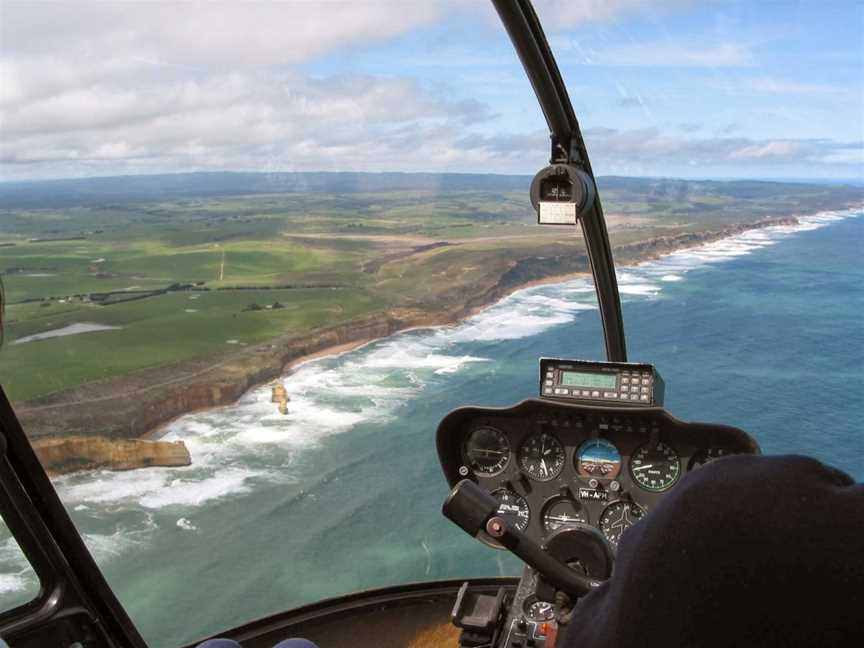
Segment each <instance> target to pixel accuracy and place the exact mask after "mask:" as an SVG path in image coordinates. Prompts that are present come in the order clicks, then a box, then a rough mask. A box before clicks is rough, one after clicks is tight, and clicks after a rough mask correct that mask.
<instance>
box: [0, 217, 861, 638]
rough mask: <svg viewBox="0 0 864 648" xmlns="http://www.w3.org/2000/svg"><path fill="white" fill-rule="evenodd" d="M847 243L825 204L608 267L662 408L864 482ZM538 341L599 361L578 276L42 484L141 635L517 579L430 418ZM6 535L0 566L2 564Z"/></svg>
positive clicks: (853, 267)
mask: <svg viewBox="0 0 864 648" xmlns="http://www.w3.org/2000/svg"><path fill="white" fill-rule="evenodd" d="M862 248H864V218H845V219H839V218H836V217H834V216H831V215H826V216H823V217H819V218H810V219H806V222H805V223H804V225H802V226H799V227H785V228H772V229H770V230H762V231H758V232H750V233H746V234H743V235H741V236H738V237H734V238H732V239H727V240H725V241H722V242H718V243H715V244H711V245H709V246H705V247H702V248H699V249H695V250H689V251H683V252H679V253H676V254H673V255H670V256H669V257H666V258H664V259H662V260H660V261H657V262H652V263H648V264H644V265H642V266H639V267H636V268H624V269H621V271H620V282H621V292H622V297H623V299H624V315H625V322H626V328H627V332H628V344H629V350H630V357H631V359H632V360H639V361H646V362H652V363H654V364H655V365H656V366H657V367H658V368H659V370H660V371H661V373H662V374H663V375H664V377H665V379H666V383H667V401H666V404H667V407H668V408H669V409H670V410H671V411H672V412H673V413H674V414H676V415H677V416H679V417H680V418H684V419H699V420H704V421H713V422H725V423H731V424H734V425H738V426H740V427H743V428H744V429H746V430H748V431H749V432H751V433H752V434H753V435H754V436H755V437H756V438H757V440H758V441H759V443H760V444H761V445H762V447H763V449H764V450H765V452H768V453H787V452H797V453H804V454H811V455H814V456H816V457H818V458H820V459H822V460H824V461H826V462H829V463H832V464H834V465H836V466H838V467H840V468H842V469H844V470H846V471H848V472H849V473H851V474H853V475H854V476H855V477H856V478H857V479H859V480H861V479H864V437H862V436H861V431H860V426H861V423H860V422H861V420H862V418H864V398H862V396H864V372H862V371H861V367H862V365H864V316H862V313H864V264H862V263H861V249H862ZM541 355H560V356H571V357H579V358H598V357H602V341H601V337H600V329H599V321H598V317H597V311H596V307H595V305H594V297H593V289H592V287H591V286H590V284H588V283H587V282H585V281H584V280H576V281H571V282H567V283H563V284H556V285H550V286H543V287H537V288H531V289H528V290H523V291H520V292H518V293H516V294H514V295H512V296H511V297H509V298H507V299H506V300H504V301H503V302H501V303H499V304H497V305H495V306H493V307H491V308H490V309H488V310H486V311H484V312H483V313H482V314H480V315H478V316H477V317H475V318H472V319H471V320H468V321H467V322H464V323H462V324H460V325H458V326H454V327H447V328H440V329H434V330H424V331H414V332H410V333H407V334H403V335H398V336H395V337H392V338H389V339H387V340H382V341H379V342H376V343H373V344H370V345H368V346H366V347H364V348H362V349H359V350H355V351H353V352H350V353H347V354H344V355H341V356H338V357H331V358H326V359H322V360H319V361H316V362H313V363H309V364H306V365H304V366H302V367H300V368H299V369H298V370H296V371H295V372H294V373H292V374H291V375H289V376H287V377H286V379H285V381H284V382H285V385H286V387H287V389H288V391H289V393H290V394H291V397H292V402H291V406H290V414H289V415H288V416H281V415H279V414H278V412H277V411H276V409H275V406H274V405H273V404H272V403H270V402H269V400H270V399H269V396H270V392H269V388H267V387H263V388H259V389H256V390H253V391H252V392H250V393H248V394H246V395H245V396H244V397H243V398H242V400H241V401H240V402H239V403H238V404H237V405H235V406H232V407H230V408H226V409H223V410H218V411H211V412H206V413H201V414H194V415H190V416H187V417H184V418H182V419H180V420H179V421H177V422H176V423H175V424H173V425H172V427H171V429H170V433H169V437H171V438H182V439H184V440H185V441H186V443H187V444H188V446H189V448H190V450H191V452H192V455H193V460H194V465H193V466H191V467H189V468H183V469H148V470H141V471H134V472H129V473H110V472H93V473H85V474H80V475H74V476H70V477H65V478H62V479H59V480H57V485H58V488H59V490H60V493H61V496H62V497H63V499H64V501H65V502H66V503H67V506H68V508H69V510H70V511H71V513H72V515H73V517H74V519H75V522H76V523H77V524H78V525H79V528H81V530H82V531H83V532H84V533H85V538H86V541H87V543H88V545H89V546H90V547H91V550H92V551H93V552H94V554H95V555H96V557H97V559H98V560H99V562H100V564H101V565H102V566H103V568H104V570H105V572H106V575H107V577H108V579H109V581H110V582H111V584H112V586H113V587H114V588H115V590H116V591H117V593H118V594H119V596H120V598H121V600H122V601H123V603H124V604H125V605H126V607H127V609H128V610H129V612H130V614H131V616H132V617H133V619H134V620H135V621H136V623H137V624H138V625H139V627H140V629H141V630H142V632H143V634H144V635H145V637H146V638H147V639H148V641H149V642H150V643H151V645H153V646H160V647H161V646H176V645H179V644H180V643H182V642H188V641H191V640H193V639H195V638H198V637H200V636H203V635H205V634H209V633H212V632H216V631H218V630H220V629H224V628H228V627H231V626H233V625H236V624H239V623H241V622H244V621H248V620H250V619H252V618H255V617H260V616H263V615H265V614H268V613H271V612H275V611H278V610H283V609H286V608H290V607H293V606H297V605H301V604H303V603H306V602H310V601H314V600H317V599H320V598H323V597H327V596H334V595H338V594H342V593H346V592H350V591H354V590H357V589H363V588H371V587H378V586H384V585H389V584H394V583H399V582H409V581H418V580H426V579H437V578H447V577H460V576H477V575H496V574H509V573H516V572H517V571H518V564H517V563H516V562H515V561H514V560H512V559H510V558H508V556H507V555H506V554H505V553H503V552H495V551H493V550H491V549H488V548H486V547H484V546H481V545H480V544H479V543H477V542H475V541H472V540H471V539H470V538H468V537H467V536H465V535H464V534H463V533H462V532H461V531H458V530H456V529H455V528H454V527H452V526H451V525H450V524H449V523H446V522H445V521H444V520H443V518H442V517H441V515H440V507H441V502H442V501H443V499H444V497H445V495H446V493H447V488H446V485H445V483H444V481H443V479H442V477H441V475H440V470H439V468H438V465H437V457H436V455H435V447H434V431H435V427H436V425H437V422H438V420H439V419H440V418H441V417H443V416H444V414H446V412H447V411H448V410H450V409H451V408H453V407H456V406H459V405H462V404H466V403H479V404H487V405H505V404H510V403H513V402H516V401H518V400H520V399H522V398H525V397H530V396H534V395H535V394H536V391H537V378H536V373H537V358H538V356H541ZM6 549H7V551H5V552H4V553H3V554H2V555H0V572H3V571H4V570H5V571H6V572H10V571H11V572H15V570H16V569H17V570H18V572H20V566H17V567H16V564H15V563H14V559H13V558H12V557H10V555H9V554H10V552H9V551H8V549H9V547H8V543H7V547H6ZM18 572H16V573H13V574H11V576H15V577H16V578H12V577H11V576H10V575H9V574H7V576H9V577H8V578H7V580H5V581H4V580H3V579H2V578H3V576H2V574H0V589H3V587H5V589H6V591H7V594H9V593H10V592H12V591H13V590H14V589H15V587H18V586H19V585H20V584H21V582H22V581H24V582H26V575H21V574H20V573H18Z"/></svg>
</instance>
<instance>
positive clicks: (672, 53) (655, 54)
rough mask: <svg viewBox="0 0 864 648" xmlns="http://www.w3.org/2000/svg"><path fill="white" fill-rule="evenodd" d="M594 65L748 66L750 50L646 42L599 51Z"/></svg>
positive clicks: (730, 45) (735, 45)
mask: <svg viewBox="0 0 864 648" xmlns="http://www.w3.org/2000/svg"><path fill="white" fill-rule="evenodd" d="M593 62H594V63H596V64H600V65H622V66H649V65H650V66H680V67H728V66H743V65H750V64H751V62H752V55H751V53H750V49H749V48H748V47H747V46H745V45H743V44H741V43H719V44H717V45H708V46H705V45H696V44H675V43H646V44H639V45H626V46H622V47H611V48H608V49H604V50H600V51H598V52H596V53H595V54H594V61H593Z"/></svg>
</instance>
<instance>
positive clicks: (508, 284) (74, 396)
mask: <svg viewBox="0 0 864 648" xmlns="http://www.w3.org/2000/svg"><path fill="white" fill-rule="evenodd" d="M797 222H798V221H797V219H795V218H774V219H769V220H763V221H759V222H756V223H751V224H740V225H733V226H729V227H726V228H723V229H719V230H714V231H700V232H685V233H680V234H675V235H670V236H653V237H650V238H647V239H645V240H642V241H635V242H629V243H626V244H623V245H618V246H616V247H615V248H614V255H615V259H616V262H617V263H618V264H630V263H635V262H639V261H646V260H650V259H653V258H657V257H659V256H662V255H664V254H668V253H670V252H673V251H675V250H678V249H682V248H688V247H695V246H697V245H701V244H704V243H708V242H711V241H715V240H718V239H722V238H726V237H728V236H733V235H735V234H739V233H741V232H743V231H746V230H750V229H758V228H764V227H771V226H777V225H794V224H796V223H797ZM588 270H589V266H588V259H587V257H586V255H585V254H584V252H582V253H580V252H577V253H575V254H566V255H565V254H562V255H557V256H554V255H553V256H544V257H538V256H530V257H524V258H517V259H514V261H513V262H512V264H511V266H510V268H509V269H508V270H507V271H506V272H504V273H503V274H502V275H501V276H500V277H499V278H498V280H497V282H496V283H494V284H491V285H488V284H487V285H479V286H475V287H474V289H473V290H468V291H465V290H463V292H460V293H458V294H448V295H447V300H446V302H445V303H446V304H447V305H446V306H443V307H441V308H438V309H435V310H434V311H430V310H429V309H424V308H423V307H422V306H421V305H418V306H417V307H416V308H412V307H404V308H394V309H390V310H388V311H385V312H382V313H381V314H379V315H375V316H373V317H368V318H365V319H362V320H357V321H351V322H347V323H343V324H340V325H337V326H333V327H330V328H326V329H321V330H318V331H316V332H314V333H311V334H308V335H303V336H288V335H286V336H282V337H280V338H276V339H274V340H271V341H269V342H268V343H265V344H260V345H257V346H251V347H248V348H246V349H243V350H242V351H240V352H237V353H234V354H232V355H230V356H228V357H224V358H221V359H219V360H218V361H216V362H215V363H214V360H213V359H202V360H198V361H187V362H183V363H178V364H176V365H173V366H167V367H166V366H163V367H158V368H154V369H145V370H142V371H137V372H133V373H131V374H128V375H125V376H123V377H121V378H118V379H113V380H107V381H103V382H99V383H88V384H86V385H83V386H81V387H78V388H75V389H70V390H66V391H62V392H58V393H55V394H51V395H49V396H45V397H42V398H38V399H34V400H31V401H27V402H26V403H20V404H18V405H16V413H17V415H18V416H19V418H20V419H21V423H22V426H23V427H24V429H25V430H26V431H27V433H28V435H29V436H30V438H31V440H32V442H33V444H34V447H35V448H36V450H37V454H38V455H39V458H40V460H41V461H42V463H43V465H44V466H45V468H46V469H47V470H49V471H50V472H53V473H61V472H70V471H73V470H84V469H91V468H96V467H101V468H112V469H117V470H127V469H131V468H138V467H147V466H157V465H158V466H182V465H189V463H190V462H191V460H192V459H191V457H190V456H189V453H188V450H187V449H186V448H185V446H183V444H182V442H177V443H167V444H166V443H163V442H153V441H147V440H145V439H147V438H154V437H157V436H158V434H159V430H160V429H161V428H162V427H163V426H164V425H165V424H166V423H169V422H170V421H172V420H173V419H175V418H177V417H178V416H181V415H183V414H186V413H189V412H193V411H197V410H203V409H209V408H213V407H220V406H225V405H229V404H231V403H234V402H235V401H236V400H237V399H239V398H240V396H242V395H243V394H244V393H245V392H246V391H248V390H249V389H251V388H252V387H254V386H256V385H260V384H262V383H266V382H267V381H270V380H273V379H274V378H277V377H278V376H280V375H282V374H283V373H284V372H285V370H286V368H287V367H289V366H290V365H291V364H293V363H295V362H297V361H299V360H301V359H303V358H307V357H309V356H310V355H313V354H317V353H321V352H323V351H326V350H331V349H336V348H339V347H345V346H349V345H356V344H360V343H362V342H366V341H370V340H373V339H377V338H382V337H386V336H389V335H392V334H394V333H396V332H398V331H401V330H405V329H408V328H417V327H426V326H436V325H442V324H449V323H453V322H456V321H458V320H460V319H463V318H465V317H467V316H469V315H471V314H472V313H475V312H476V311H477V310H479V309H481V308H483V307H484V306H486V305H488V304H491V303H494V302H496V301H498V300H500V299H501V298H503V297H505V296H506V295H507V294H509V293H511V292H513V291H514V290H517V289H519V288H522V287H524V286H526V285H528V284H531V283H534V282H540V281H548V280H556V279H563V278H565V277H567V276H572V275H574V274H577V273H585V272H588ZM178 443H179V446H178Z"/></svg>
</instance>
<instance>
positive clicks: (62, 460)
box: [33, 436, 192, 475]
mask: <svg viewBox="0 0 864 648" xmlns="http://www.w3.org/2000/svg"><path fill="white" fill-rule="evenodd" d="M33 450H34V451H35V452H36V456H37V457H39V461H40V462H41V463H42V465H43V466H44V467H45V469H46V470H47V471H48V473H49V474H50V475H60V474H63V473H69V472H74V471H77V470H92V469H94V468H110V469H111V470H132V469H134V468H146V467H147V466H171V467H176V466H188V465H190V464H191V463H192V457H191V456H190V455H189V450H188V448H186V444H184V443H183V442H182V441H146V440H143V439H120V440H118V439H106V438H105V437H93V436H90V437H84V436H70V437H64V438H56V437H55V438H50V439H36V440H34V441H33Z"/></svg>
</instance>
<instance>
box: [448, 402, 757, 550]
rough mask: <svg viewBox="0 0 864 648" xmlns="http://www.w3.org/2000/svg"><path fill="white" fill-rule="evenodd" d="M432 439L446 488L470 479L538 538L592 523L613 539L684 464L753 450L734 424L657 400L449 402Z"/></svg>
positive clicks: (682, 472) (679, 473)
mask: <svg viewBox="0 0 864 648" xmlns="http://www.w3.org/2000/svg"><path fill="white" fill-rule="evenodd" d="M437 444H438V456H439V460H440V462H441V467H442V469H443V470H444V474H445V476H446V478H447V480H448V483H449V484H450V486H454V485H455V484H456V483H457V482H458V481H459V480H461V479H465V478H469V479H473V480H475V481H476V482H477V483H478V484H479V485H480V486H482V487H483V488H484V489H486V490H487V491H488V492H489V493H491V494H492V495H493V496H494V497H495V498H496V499H497V500H498V502H499V505H500V506H499V509H498V513H499V515H501V516H502V517H504V518H506V519H507V520H508V521H509V522H510V523H511V524H513V525H514V526H515V527H516V528H517V529H519V530H520V531H522V532H524V533H526V534H527V535H529V536H530V537H532V538H533V539H534V540H536V541H538V542H541V543H542V542H543V539H544V538H545V537H546V536H547V535H548V534H550V533H551V532H553V531H555V530H557V529H559V528H561V527H563V526H567V525H577V524H589V525H592V526H594V527H596V528H598V529H599V530H600V531H601V532H602V533H603V535H604V536H605V537H606V539H607V540H608V541H609V543H610V544H611V545H612V546H613V547H617V545H618V542H619V541H620V539H621V536H622V534H623V533H624V531H625V530H626V529H627V528H628V527H630V526H632V525H633V524H635V523H636V522H638V521H639V520H640V519H642V518H643V517H645V516H646V515H648V514H650V512H651V510H652V508H653V507H654V506H656V505H657V503H658V502H659V501H660V499H662V497H663V496H664V495H665V494H666V493H668V492H669V491H670V490H671V489H673V488H674V487H675V485H676V484H677V483H678V482H679V480H680V479H681V478H682V477H683V476H684V475H685V474H687V473H688V472H690V471H692V470H697V469H698V468H699V467H700V466H702V465H704V464H705V463H707V462H709V461H713V460H715V459H717V458H720V457H723V456H726V455H729V454H758V453H759V446H758V445H757V444H756V442H755V441H754V440H753V439H752V438H751V437H750V436H749V435H748V434H747V433H746V432H744V431H742V430H740V429H738V428H734V427H730V426H725V425H712V424H703V423H686V422H683V421H679V420H678V419H676V418H674V417H673V416H672V415H671V414H669V413H668V412H667V411H666V410H664V409H662V408H660V407H654V408H642V409H638V410H636V409H634V408H632V407H622V406H618V407H603V406H591V405H581V404H570V403H550V402H548V401H541V400H528V401H523V402H522V403H520V404H518V405H515V406H513V407H511V408H501V409H498V408H480V407H463V408H460V409H457V410H454V411H453V412H451V413H450V414H448V415H447V417H445V418H444V420H443V421H442V422H441V424H440V425H439V427H438V433H437ZM481 540H483V541H484V542H486V543H487V544H489V545H491V546H495V547H498V546H499V545H498V543H497V542H496V541H494V540H493V539H492V538H489V537H481Z"/></svg>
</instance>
